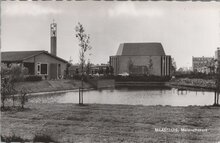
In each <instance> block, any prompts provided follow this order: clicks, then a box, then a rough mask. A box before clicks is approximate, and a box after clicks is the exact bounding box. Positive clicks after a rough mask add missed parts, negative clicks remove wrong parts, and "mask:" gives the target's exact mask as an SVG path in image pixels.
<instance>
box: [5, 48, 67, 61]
mask: <svg viewBox="0 0 220 143" xmlns="http://www.w3.org/2000/svg"><path fill="white" fill-rule="evenodd" d="M42 53H44V54H47V55H49V56H51V57H53V58H55V59H57V60H60V61H62V62H65V63H67V61H66V60H64V59H62V58H60V57H57V56H54V55H52V54H50V53H48V52H47V51H43V50H42V51H7V52H1V58H2V62H22V61H23V60H25V59H29V58H32V57H34V56H37V55H39V54H42Z"/></svg>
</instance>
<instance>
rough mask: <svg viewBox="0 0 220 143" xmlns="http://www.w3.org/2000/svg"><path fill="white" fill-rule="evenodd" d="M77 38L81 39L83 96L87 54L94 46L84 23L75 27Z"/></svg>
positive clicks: (80, 55)
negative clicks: (91, 44)
mask: <svg viewBox="0 0 220 143" xmlns="http://www.w3.org/2000/svg"><path fill="white" fill-rule="evenodd" d="M75 32H76V38H78V40H79V46H80V50H79V60H80V66H81V80H82V82H81V86H82V87H81V88H82V96H83V79H84V66H85V54H86V52H87V51H88V50H91V49H92V47H91V46H90V36H89V34H86V33H85V29H84V28H83V26H82V24H80V23H78V25H77V26H76V27H75Z"/></svg>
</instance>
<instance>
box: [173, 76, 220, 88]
mask: <svg viewBox="0 0 220 143" xmlns="http://www.w3.org/2000/svg"><path fill="white" fill-rule="evenodd" d="M169 85H171V86H173V87H177V88H186V89H197V90H215V88H216V85H215V81H214V80H213V79H190V78H177V79H173V80H171V81H170V82H169Z"/></svg>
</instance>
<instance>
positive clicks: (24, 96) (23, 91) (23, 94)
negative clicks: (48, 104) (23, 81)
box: [20, 87, 28, 109]
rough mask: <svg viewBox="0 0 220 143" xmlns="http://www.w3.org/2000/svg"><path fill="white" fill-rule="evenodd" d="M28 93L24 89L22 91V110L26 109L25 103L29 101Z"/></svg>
mask: <svg viewBox="0 0 220 143" xmlns="http://www.w3.org/2000/svg"><path fill="white" fill-rule="evenodd" d="M27 93H28V91H27V90H26V89H25V88H24V87H23V88H22V89H21V91H20V102H21V109H24V105H25V102H26V101H27V97H26V95H27Z"/></svg>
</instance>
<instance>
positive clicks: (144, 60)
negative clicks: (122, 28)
mask: <svg viewBox="0 0 220 143" xmlns="http://www.w3.org/2000/svg"><path fill="white" fill-rule="evenodd" d="M171 64H172V62H171V56H167V55H165V52H164V49H163V46H162V45H161V43H123V44H120V46H119V48H118V51H117V54H116V55H115V56H110V66H112V67H113V69H114V75H118V74H123V73H128V74H132V75H156V76H170V75H171Z"/></svg>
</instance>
